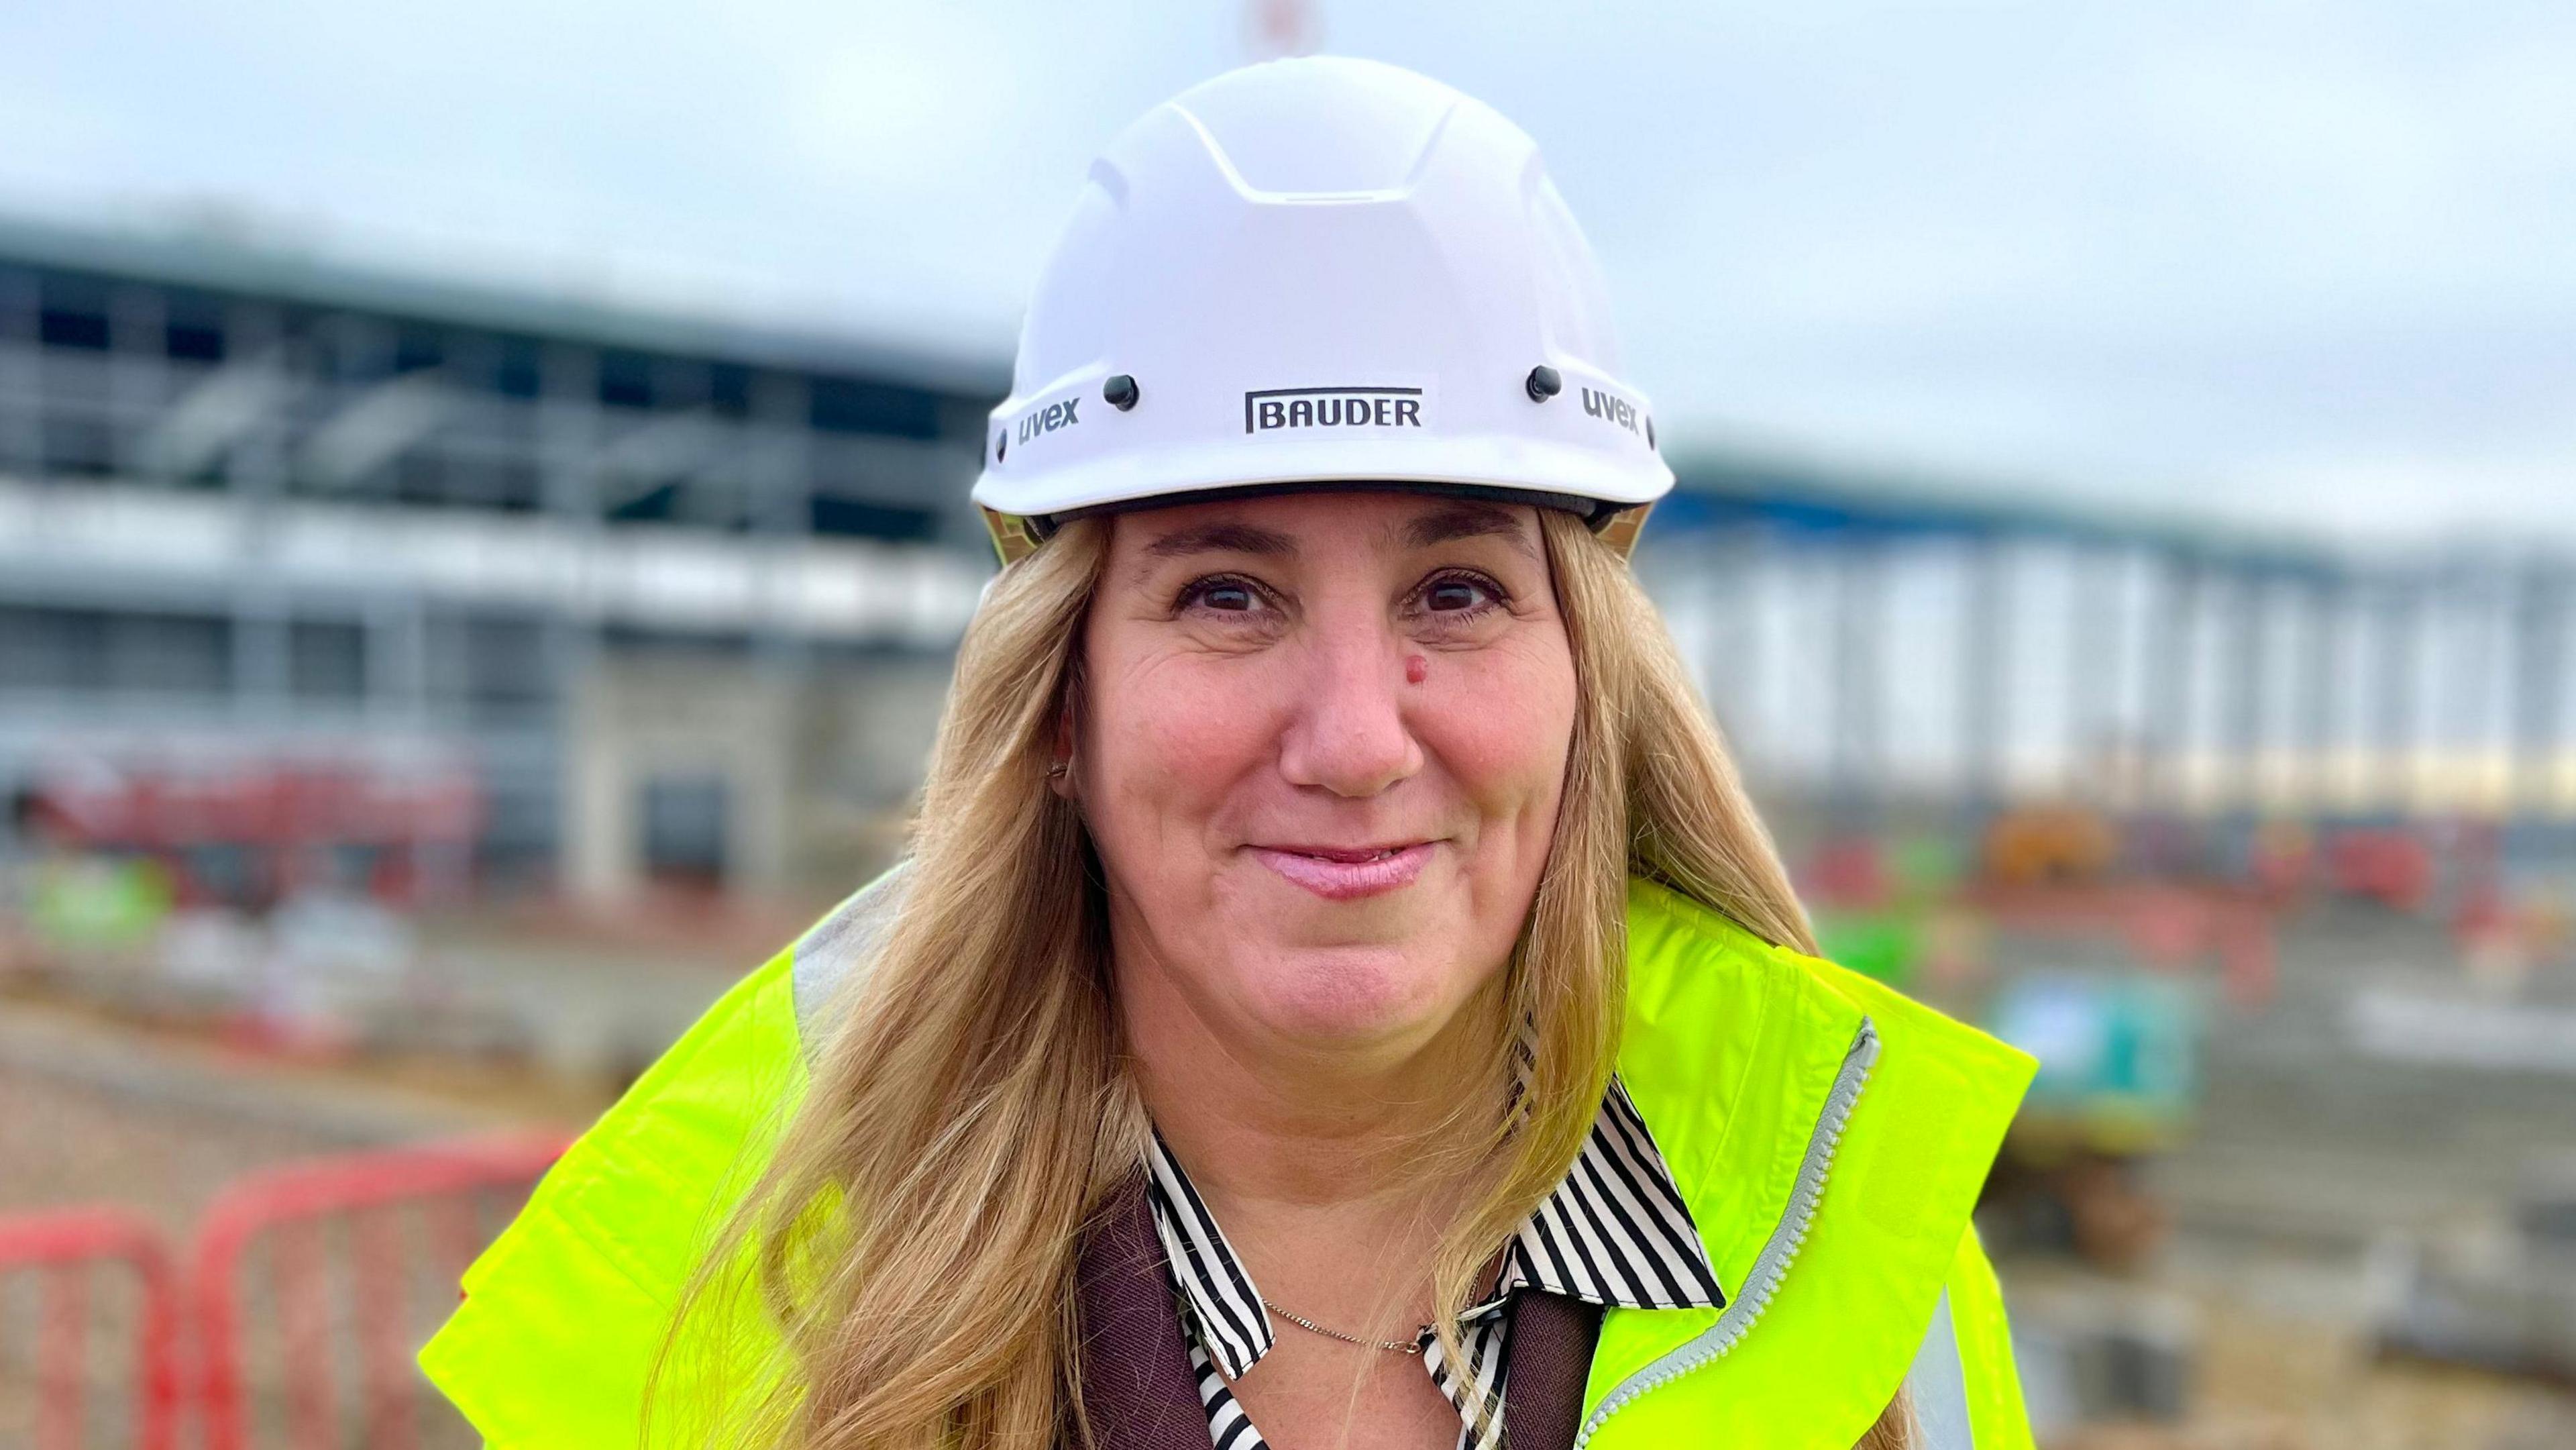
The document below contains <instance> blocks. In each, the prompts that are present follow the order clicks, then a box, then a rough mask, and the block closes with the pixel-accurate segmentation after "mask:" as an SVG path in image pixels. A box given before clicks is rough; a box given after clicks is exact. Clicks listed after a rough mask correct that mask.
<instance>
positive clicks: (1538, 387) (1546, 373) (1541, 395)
mask: <svg viewBox="0 0 2576 1450" xmlns="http://www.w3.org/2000/svg"><path fill="white" fill-rule="evenodd" d="M1564 391H1565V379H1563V378H1560V377H1558V376H1557V375H1556V369H1554V368H1552V367H1549V366H1548V365H1547V364H1545V363H1540V364H1539V365H1538V366H1537V367H1534V368H1531V369H1530V375H1529V395H1530V401H1531V402H1533V403H1544V402H1546V401H1547V400H1548V399H1550V398H1553V397H1555V396H1556V395H1557V394H1559V393H1561V392H1564Z"/></svg>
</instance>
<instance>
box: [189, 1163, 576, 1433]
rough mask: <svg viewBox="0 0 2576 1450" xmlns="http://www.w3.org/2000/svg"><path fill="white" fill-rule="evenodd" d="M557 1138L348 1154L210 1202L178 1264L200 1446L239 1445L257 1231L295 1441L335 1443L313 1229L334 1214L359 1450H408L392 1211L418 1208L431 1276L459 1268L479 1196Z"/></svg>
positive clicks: (288, 1170) (522, 1171) (470, 1252)
mask: <svg viewBox="0 0 2576 1450" xmlns="http://www.w3.org/2000/svg"><path fill="white" fill-rule="evenodd" d="M565 1142H566V1140H565V1139H564V1138H563V1137H561V1136H559V1135H554V1134H542V1135H529V1134H520V1135H512V1136H506V1137H493V1138H482V1139H469V1140H464V1141H459V1142H451V1143H439V1144H432V1145H429V1146H425V1147H418V1148H404V1149H396V1150H393V1151H389V1152H381V1153H356V1154H350V1155H348V1156H346V1157H339V1158H323V1159H315V1160H312V1161H309V1162H304V1163H295V1164H289V1165H287V1166H285V1167H281V1168H275V1169H270V1170H268V1171H266V1172H262V1173H255V1174H252V1175H250V1176H249V1177H246V1178H244V1179H241V1180H240V1181H238V1182H236V1183H234V1184H233V1185H232V1186H231V1187H229V1188H227V1189H225V1190H224V1192H223V1194H222V1195H221V1196H220V1197H218V1198H217V1199H216V1200H215V1203H214V1205H213V1206H212V1207H211V1208H209V1209H208V1210H207V1213H206V1218H205V1222H204V1225H203V1226H202V1227H201V1228H200V1229H199V1230H198V1234H197V1241H196V1247H195V1250H194V1253H193V1255H192V1257H191V1262H190V1267H189V1284H188V1293H189V1307H190V1310H191V1312H192V1314H193V1316H194V1320H195V1328H196V1333H197V1352H198V1355H199V1368H200V1376H199V1380H198V1391H199V1394H200V1396H201V1401H200V1403H201V1405H202V1408H203V1411H204V1414H205V1424H206V1432H205V1445H206V1450H248V1447H249V1445H250V1439H251V1435H250V1413H249V1402H248V1395H247V1392H246V1389H245V1378H246V1376H245V1370H244V1360H245V1346H244V1326H245V1324H246V1322H247V1320H248V1318H249V1315H248V1314H247V1313H246V1311H245V1307H244V1302H243V1295H244V1291H245V1290H246V1289H247V1287H248V1285H247V1284H246V1282H245V1278H246V1275H245V1272H244V1268H245V1266H244V1259H245V1257H246V1255H247V1253H248V1251H249V1249H250V1248H251V1246H252V1244H253V1242H254V1241H255V1240H264V1241H265V1242H266V1243H267V1245H268V1248H269V1257H270V1267H271V1273H272V1276H273V1279H274V1289H275V1291H276V1296H277V1302H278V1320H279V1328H280V1330H281V1331H282V1333H283V1336H284V1339H285V1344H286V1357H285V1360H286V1362H285V1371H286V1408H287V1421H288V1424H289V1426H290V1428H291V1430H292V1433H293V1437H294V1441H295V1443H296V1444H297V1445H298V1446H299V1447H305V1450H326V1447H335V1446H337V1445H339V1444H340V1443H341V1436H340V1434H339V1424H338V1420H339V1403H340V1402H339V1398H338V1395H337V1391H336V1387H335V1385H334V1383H333V1375H332V1355H331V1353H330V1349H331V1339H332V1330H331V1307H332V1306H331V1299H330V1291H329V1288H328V1284H327V1277H326V1271H325V1258H326V1246H325V1243H324V1237H323V1230H324V1227H325V1225H326V1224H328V1223H330V1222H331V1221H334V1220H339V1221H344V1222H345V1223H346V1224H347V1228H348V1234H349V1240H350V1245H351V1257H352V1260H353V1268H354V1270H355V1273H354V1280H355V1294H354V1301H355V1302H354V1304H353V1306H352V1308H353V1310H354V1313H353V1315H352V1320H353V1324H354V1328H355V1331H356V1334H357V1339H358V1349H359V1353H360V1365H361V1367H362V1379H363V1384H362V1386H361V1399H362V1403H363V1405H364V1407H365V1420H366V1436H365V1443H366V1444H367V1445H368V1446H369V1447H370V1450H410V1447H411V1446H412V1445H413V1444H414V1442H415V1438H416V1437H415V1435H414V1429H415V1427H414V1424H413V1419H412V1415H413V1398H412V1396H413V1373H412V1366H411V1346H410V1344H409V1343H407V1342H406V1340H405V1336H404V1328H403V1326H404V1320H405V1309H406V1305H405V1295H404V1275H403V1267H404V1258H405V1256H404V1254H403V1252H402V1245H401V1238H400V1233H399V1221H398V1220H397V1219H396V1217H395V1215H396V1214H399V1213H402V1212H404V1211H406V1210H413V1211H417V1212H419V1213H421V1214H423V1215H424V1216H425V1217H426V1219H427V1224H428V1227H429V1229H430V1232H431V1235H432V1239H433V1242H434V1244H435V1245H436V1250H437V1253H438V1257H439V1259H440V1261H441V1262H440V1265H439V1268H440V1272H441V1274H442V1276H452V1275H455V1274H461V1273H462V1272H463V1271H464V1268H465V1265H466V1263H467V1262H468V1261H469V1260H471V1259H472V1258H473V1256H474V1254H475V1253H476V1252H477V1250H479V1248H480V1247H481V1244H480V1242H479V1237H480V1236H479V1234H478V1232H477V1228H476V1222H475V1214H474V1206H475V1200H476V1197H477V1196H478V1195H480V1194H482V1193H485V1192H489V1191H496V1190H502V1189H524V1188H526V1187H528V1186H529V1185H531V1184H533V1183H535V1182H536V1180H537V1179H538V1178H540V1177H542V1176H543V1175H544V1173H545V1171H546V1169H547V1168H548V1167H549V1166H551V1165H552V1164H553V1163H554V1161H555V1159H556V1158H557V1157H559V1156H561V1154H562V1152H563V1149H564V1146H565Z"/></svg>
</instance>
